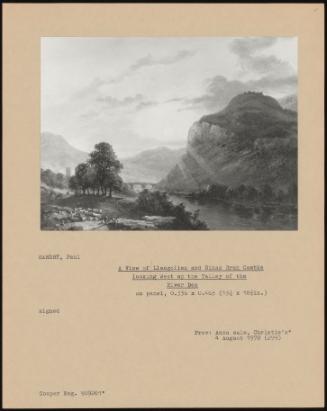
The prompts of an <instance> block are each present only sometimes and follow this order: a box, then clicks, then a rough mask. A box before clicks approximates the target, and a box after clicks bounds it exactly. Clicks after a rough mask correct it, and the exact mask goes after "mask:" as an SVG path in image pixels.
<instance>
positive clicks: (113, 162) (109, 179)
mask: <svg viewBox="0 0 327 411" xmlns="http://www.w3.org/2000/svg"><path fill="white" fill-rule="evenodd" d="M89 164H90V165H91V166H92V167H94V169H95V172H96V182H97V184H98V185H99V188H100V190H101V192H102V194H104V195H106V194H107V189H109V195H110V197H111V195H112V190H113V189H115V188H117V187H118V186H119V185H120V182H122V180H121V178H120V177H119V172H120V171H121V169H122V168H123V166H122V164H121V163H120V161H119V160H118V159H117V157H116V154H115V152H114V150H113V148H112V146H111V145H110V144H109V143H106V142H102V143H98V144H96V145H95V146H94V151H92V152H91V153H90V159H89Z"/></svg>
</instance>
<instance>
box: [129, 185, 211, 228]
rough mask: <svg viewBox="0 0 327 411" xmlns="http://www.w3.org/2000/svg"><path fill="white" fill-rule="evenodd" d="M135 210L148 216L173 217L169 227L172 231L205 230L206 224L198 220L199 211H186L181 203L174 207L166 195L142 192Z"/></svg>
mask: <svg viewBox="0 0 327 411" xmlns="http://www.w3.org/2000/svg"><path fill="white" fill-rule="evenodd" d="M136 208H137V209H139V210H141V211H143V212H146V213H148V214H150V215H160V216H172V217H175V221H174V223H173V224H172V225H171V227H169V228H171V229H173V230H206V229H207V227H206V224H205V223H204V222H202V221H200V220H199V210H197V211H195V212H194V213H192V212H190V211H187V210H186V209H185V206H184V204H183V203H180V204H178V205H174V204H173V203H172V202H171V201H170V200H169V199H168V196H167V193H165V192H160V191H153V192H151V191H149V190H143V191H142V192H141V193H140V194H139V196H138V198H137V200H136Z"/></svg>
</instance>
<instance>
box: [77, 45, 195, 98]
mask: <svg viewBox="0 0 327 411" xmlns="http://www.w3.org/2000/svg"><path fill="white" fill-rule="evenodd" d="M195 53H196V52H195V51H191V50H180V51H179V52H178V53H176V54H174V55H172V56H166V57H161V58H155V57H153V56H152V55H151V54H148V55H146V56H144V57H141V58H140V59H138V60H136V61H135V63H133V64H131V65H130V66H129V67H128V68H127V69H126V70H124V71H123V72H122V73H120V74H119V75H118V76H115V77H112V78H107V79H100V78H95V79H93V80H92V82H91V83H90V84H88V85H87V86H85V87H84V88H82V89H80V90H78V91H77V92H75V93H74V95H73V98H88V97H90V96H93V95H96V94H97V93H98V91H99V90H100V88H101V87H102V86H104V85H107V84H109V85H110V84H117V83H120V82H121V81H123V80H125V79H126V78H128V77H129V76H131V75H133V74H135V73H136V72H137V71H139V70H140V69H142V68H143V67H150V66H165V65H170V64H175V63H177V62H179V61H182V60H184V59H186V58H189V57H192V56H193V55H194V54H195Z"/></svg>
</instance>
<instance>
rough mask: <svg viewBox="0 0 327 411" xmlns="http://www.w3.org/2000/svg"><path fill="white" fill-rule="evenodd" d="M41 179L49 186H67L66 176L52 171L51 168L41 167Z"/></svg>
mask: <svg viewBox="0 0 327 411" xmlns="http://www.w3.org/2000/svg"><path fill="white" fill-rule="evenodd" d="M41 181H42V182H43V183H45V184H46V185H47V186H49V187H54V188H61V189H63V188H67V187H68V178H67V177H66V176H65V175H64V174H62V173H54V172H53V171H52V170H49V169H47V170H43V169H41Z"/></svg>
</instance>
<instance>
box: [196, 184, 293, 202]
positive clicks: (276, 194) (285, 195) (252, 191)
mask: <svg viewBox="0 0 327 411" xmlns="http://www.w3.org/2000/svg"><path fill="white" fill-rule="evenodd" d="M197 197H200V198H206V199H211V200H226V201H233V200H234V201H249V202H256V201H260V202H264V203H269V202H278V203H286V202H288V203H292V204H296V203H297V184H295V183H293V184H291V185H290V186H289V187H288V190H286V191H283V190H278V191H274V190H273V188H272V187H271V186H270V185H269V184H265V185H263V186H262V187H261V188H256V187H254V186H252V185H245V184H241V185H240V186H238V187H235V188H231V187H229V186H226V185H224V184H211V185H210V186H209V187H208V188H207V190H202V191H201V192H200V193H198V195H197Z"/></svg>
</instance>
